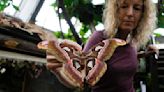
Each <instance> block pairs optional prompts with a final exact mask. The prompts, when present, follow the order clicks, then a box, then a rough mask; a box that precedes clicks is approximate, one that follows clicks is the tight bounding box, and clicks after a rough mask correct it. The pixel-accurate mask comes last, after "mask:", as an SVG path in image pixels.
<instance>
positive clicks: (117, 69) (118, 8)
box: [83, 0, 156, 92]
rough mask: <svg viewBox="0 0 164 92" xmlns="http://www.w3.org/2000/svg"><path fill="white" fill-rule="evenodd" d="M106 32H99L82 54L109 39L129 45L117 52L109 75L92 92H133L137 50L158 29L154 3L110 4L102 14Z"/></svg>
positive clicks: (118, 0)
mask: <svg viewBox="0 0 164 92" xmlns="http://www.w3.org/2000/svg"><path fill="white" fill-rule="evenodd" d="M103 19H104V27H105V31H96V32H94V33H93V35H92V36H91V37H90V38H89V40H88V42H87V44H86V45H85V47H84V49H83V51H84V52H86V51H88V50H89V49H90V48H91V47H92V46H93V45H95V44H97V43H99V42H101V41H102V40H104V39H107V38H119V39H123V40H125V41H126V42H127V44H126V45H125V46H120V47H118V48H116V50H115V52H114V54H113V56H112V57H111V59H110V60H108V61H106V62H107V71H106V72H105V74H104V75H103V77H102V78H101V79H100V81H99V82H98V83H97V84H96V85H95V86H94V87H92V91H93V92H134V88H133V76H134V74H135V72H136V68H137V49H138V48H139V47H140V46H142V45H144V44H145V43H146V42H147V41H148V39H149V38H150V35H151V34H152V31H153V30H154V28H155V25H156V12H155V5H154V4H153V3H152V0H107V2H106V5H105V10H104V14H103Z"/></svg>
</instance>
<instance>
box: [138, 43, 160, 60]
mask: <svg viewBox="0 0 164 92" xmlns="http://www.w3.org/2000/svg"><path fill="white" fill-rule="evenodd" d="M152 54H156V55H157V56H158V55H159V50H158V48H157V47H156V46H155V45H148V46H147V48H146V50H145V51H140V52H138V58H142V57H147V56H150V55H152Z"/></svg>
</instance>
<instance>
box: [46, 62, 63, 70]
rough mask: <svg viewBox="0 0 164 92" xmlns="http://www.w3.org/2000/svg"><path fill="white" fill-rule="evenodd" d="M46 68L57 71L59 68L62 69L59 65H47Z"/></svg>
mask: <svg viewBox="0 0 164 92" xmlns="http://www.w3.org/2000/svg"><path fill="white" fill-rule="evenodd" d="M46 67H47V68H48V69H50V70H54V69H57V68H59V67H62V64H61V63H47V64H46Z"/></svg>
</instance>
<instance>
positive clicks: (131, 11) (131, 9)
mask: <svg viewBox="0 0 164 92" xmlns="http://www.w3.org/2000/svg"><path fill="white" fill-rule="evenodd" d="M133 13H134V10H133V7H129V8H128V9H127V15H128V16H133Z"/></svg>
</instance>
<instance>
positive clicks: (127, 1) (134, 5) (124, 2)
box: [118, 0, 143, 33]
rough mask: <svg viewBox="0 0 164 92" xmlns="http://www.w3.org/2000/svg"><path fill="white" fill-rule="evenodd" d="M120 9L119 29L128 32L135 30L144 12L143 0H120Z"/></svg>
mask: <svg viewBox="0 0 164 92" xmlns="http://www.w3.org/2000/svg"><path fill="white" fill-rule="evenodd" d="M120 1H121V2H120V4H119V9H118V14H119V15H118V18H119V26H118V28H119V30H122V31H124V32H126V33H129V32H131V31H132V30H134V29H135V28H136V27H137V25H138V23H139V21H140V19H141V16H142V13H143V0H120Z"/></svg>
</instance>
